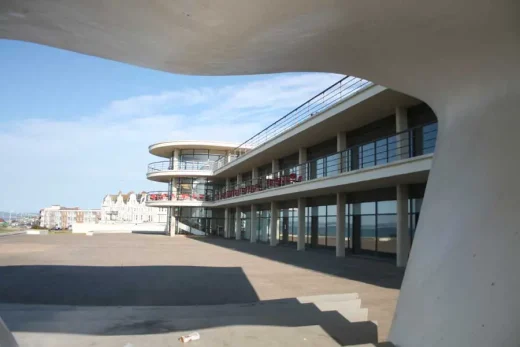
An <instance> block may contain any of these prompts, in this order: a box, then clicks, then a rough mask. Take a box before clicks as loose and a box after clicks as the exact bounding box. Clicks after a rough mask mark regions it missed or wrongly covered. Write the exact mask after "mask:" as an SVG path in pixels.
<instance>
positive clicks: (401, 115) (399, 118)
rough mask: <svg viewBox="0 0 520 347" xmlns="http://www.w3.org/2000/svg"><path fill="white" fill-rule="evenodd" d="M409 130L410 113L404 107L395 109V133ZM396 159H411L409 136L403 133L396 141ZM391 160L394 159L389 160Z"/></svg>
mask: <svg viewBox="0 0 520 347" xmlns="http://www.w3.org/2000/svg"><path fill="white" fill-rule="evenodd" d="M406 129H408V111H407V109H406V108H404V107H397V108H396V109H395V131H396V132H398V133H399V132H401V131H405V130H406ZM396 141H397V143H396V144H395V146H396V155H397V158H396V159H406V158H408V157H409V151H410V148H409V146H408V145H409V144H408V134H407V133H403V134H399V135H397V139H396ZM389 159H390V160H392V159H394V158H389Z"/></svg>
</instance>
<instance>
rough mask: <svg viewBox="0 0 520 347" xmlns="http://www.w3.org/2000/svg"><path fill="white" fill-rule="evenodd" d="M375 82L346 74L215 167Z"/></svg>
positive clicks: (255, 136) (216, 163) (223, 158)
mask: <svg viewBox="0 0 520 347" xmlns="http://www.w3.org/2000/svg"><path fill="white" fill-rule="evenodd" d="M372 85H373V83H372V82H369V81H366V80H363V79H360V78H357V77H352V76H346V77H344V78H342V79H341V80H339V81H338V82H336V83H335V84H333V85H332V86H330V87H328V88H327V89H325V90H324V91H322V92H321V93H319V94H318V95H316V96H314V97H313V98H311V99H309V100H308V101H306V102H305V103H303V104H302V105H300V106H298V107H297V108H295V109H294V110H292V111H291V112H289V113H288V114H286V115H285V116H284V117H282V118H280V119H279V120H277V121H276V122H274V123H273V124H271V125H270V126H268V127H267V128H265V129H264V130H262V131H260V132H259V133H258V134H256V135H254V136H253V137H251V138H250V139H248V140H247V141H246V142H244V143H242V144H241V145H240V146H238V147H237V148H235V149H234V150H233V151H232V153H231V155H230V156H229V157H221V158H220V159H219V160H217V161H216V162H215V163H214V165H213V169H214V170H217V169H219V168H221V167H223V166H224V165H226V164H228V163H230V162H232V161H234V160H235V159H236V158H238V157H239V156H241V155H243V154H245V153H247V152H248V151H250V150H252V149H254V148H256V147H258V146H260V145H262V144H264V143H266V142H267V141H269V140H271V139H272V138H274V137H276V136H278V135H280V134H281V133H283V132H285V131H287V130H289V129H291V128H293V127H295V126H296V125H298V124H300V123H302V122H304V121H306V120H307V119H309V118H311V117H313V116H315V115H317V114H319V113H322V112H324V111H325V110H327V109H328V108H330V107H332V106H334V105H336V104H338V103H340V102H341V101H344V100H346V99H348V98H350V97H352V96H353V95H355V94H356V93H358V92H359V91H361V90H363V89H365V88H367V87H369V86H372Z"/></svg>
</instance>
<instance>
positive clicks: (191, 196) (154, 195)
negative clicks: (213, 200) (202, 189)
mask: <svg viewBox="0 0 520 347" xmlns="http://www.w3.org/2000/svg"><path fill="white" fill-rule="evenodd" d="M207 200H208V199H207V198H206V194H200V193H196V192H192V193H172V192H168V191H154V192H148V193H147V195H146V202H158V201H207Z"/></svg>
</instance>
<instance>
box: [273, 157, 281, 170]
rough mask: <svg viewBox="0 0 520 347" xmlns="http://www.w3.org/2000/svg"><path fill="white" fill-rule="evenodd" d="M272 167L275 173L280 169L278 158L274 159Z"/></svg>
mask: <svg viewBox="0 0 520 347" xmlns="http://www.w3.org/2000/svg"><path fill="white" fill-rule="evenodd" d="M271 169H272V170H271V171H272V172H273V173H275V172H276V171H279V170H280V162H279V161H278V159H273V161H272V162H271Z"/></svg>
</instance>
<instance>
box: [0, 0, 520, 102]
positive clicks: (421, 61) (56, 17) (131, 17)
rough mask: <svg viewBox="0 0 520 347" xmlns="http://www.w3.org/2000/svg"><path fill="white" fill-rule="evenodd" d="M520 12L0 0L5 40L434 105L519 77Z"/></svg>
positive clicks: (311, 1) (372, 2) (482, 6)
mask: <svg viewBox="0 0 520 347" xmlns="http://www.w3.org/2000/svg"><path fill="white" fill-rule="evenodd" d="M518 13H520V3H519V2H518V1H516V0H497V1H488V0H456V1H454V0H437V1H417V0H387V1H380V0H364V1H338V0H279V1H271V2H269V3H262V4H261V5H259V4H258V3H256V2H250V1H243V0H220V1H212V0H198V1H193V0H176V1H175V0H172V1H168V2H164V1H149V2H146V3H143V2H142V1H140V0H112V1H81V0H69V1H59V0H38V1H34V0H3V1H2V2H1V3H0V37H1V38H7V39H13V40H22V41H30V42H36V43H40V44H44V45H49V46H54V47H59V48H63V49H67V50H72V51H76V52H80V53H85V54H90V55H95V56H99V57H104V58H108V59H113V60H117V61H123V62H126V63H130V64H135V65H140V66H145V67H150V68H153V69H159V70H164V71H170V72H177V73H186V74H199V75H200V74H202V75H228V74H253V73H267V72H284V71H327V72H329V71H333V72H340V73H345V74H352V75H356V76H359V77H363V78H366V79H368V80H371V81H373V82H375V83H378V84H381V85H385V86H388V87H391V88H393V89H396V90H399V91H402V92H405V93H407V94H410V95H413V96H417V97H419V98H420V99H422V100H424V101H426V102H428V103H433V102H434V101H435V99H436V97H439V96H440V95H439V94H440V93H441V94H444V95H443V96H444V97H445V98H446V97H449V95H451V97H454V96H455V95H456V96H457V97H458V96H459V94H460V93H461V92H463V93H470V92H477V91H473V90H471V91H470V90H467V91H461V90H460V87H461V82H462V81H468V80H471V81H472V82H473V83H477V84H480V83H485V84H487V85H489V84H494V85H495V86H499V85H501V84H502V83H503V82H504V80H503V78H506V81H507V80H509V78H507V76H508V74H505V73H504V70H511V69H512V68H515V70H516V71H514V73H515V74H516V77H518V60H519V58H520V57H519V52H518V51H519V49H518V37H519V24H518V23H519V20H518V16H519V15H518ZM497 64H500V69H498V68H497V67H498V66H497ZM454 66H457V68H454ZM510 73H512V72H510ZM424 81H427V82H428V83H424Z"/></svg>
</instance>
